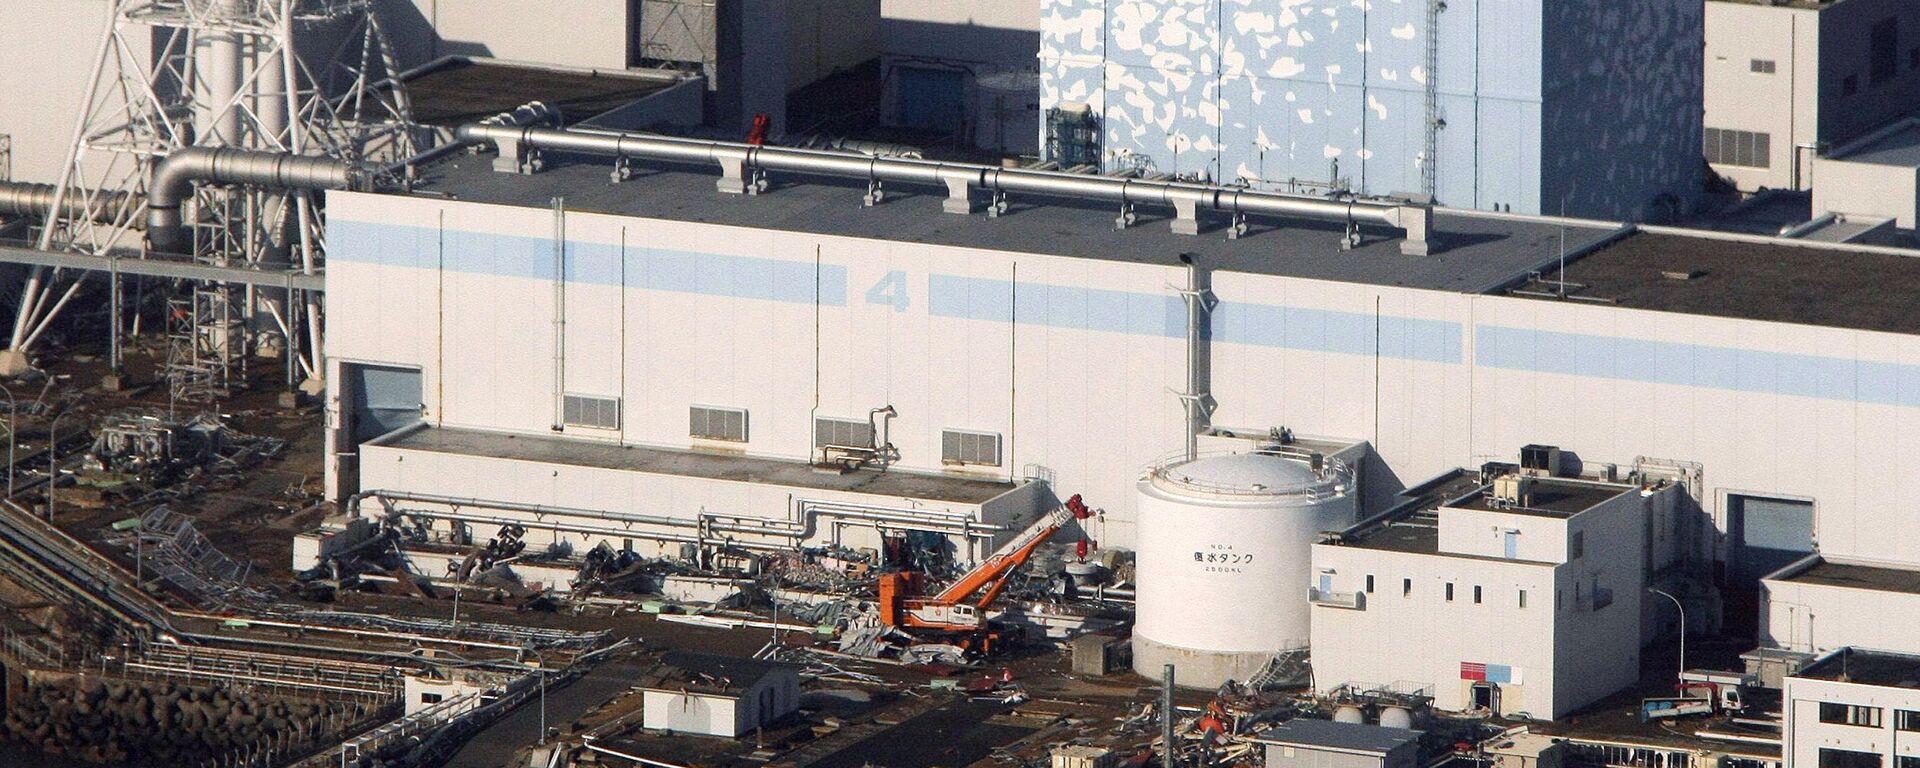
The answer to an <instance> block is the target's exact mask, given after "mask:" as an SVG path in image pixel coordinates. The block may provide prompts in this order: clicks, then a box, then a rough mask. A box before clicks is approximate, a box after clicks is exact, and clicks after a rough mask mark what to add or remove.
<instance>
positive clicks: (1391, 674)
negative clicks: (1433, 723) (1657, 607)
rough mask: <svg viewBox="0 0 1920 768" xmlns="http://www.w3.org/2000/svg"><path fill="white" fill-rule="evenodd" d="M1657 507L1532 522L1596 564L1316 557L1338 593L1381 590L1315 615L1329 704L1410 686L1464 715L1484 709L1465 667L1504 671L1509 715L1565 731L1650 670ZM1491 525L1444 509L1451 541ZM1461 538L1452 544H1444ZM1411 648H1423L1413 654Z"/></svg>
mask: <svg viewBox="0 0 1920 768" xmlns="http://www.w3.org/2000/svg"><path fill="white" fill-rule="evenodd" d="M1646 506H1647V502H1646V501H1645V500H1644V499H1643V498H1642V497H1641V496H1640V495H1639V494H1637V493H1627V494H1623V495H1621V496H1618V497H1615V498H1613V499H1611V500H1608V501H1607V502H1605V503H1602V504H1600V505H1598V506H1596V507H1594V508H1592V509H1589V510H1587V511H1585V512H1582V513H1581V514H1579V515H1576V516H1574V517H1572V518H1568V519H1557V518H1533V520H1535V521H1539V522H1541V523H1542V526H1540V527H1539V529H1536V530H1535V531H1534V532H1535V533H1540V534H1545V533H1547V531H1546V530H1544V529H1546V528H1561V529H1564V530H1565V531H1566V532H1567V533H1566V534H1564V535H1562V536H1559V537H1557V538H1558V540H1559V541H1561V542H1562V543H1563V546H1564V542H1565V541H1566V539H1567V538H1568V536H1570V535H1571V532H1573V531H1581V532H1584V535H1585V540H1586V548H1585V553H1584V555H1583V556H1582V557H1579V558H1571V559H1570V558H1569V557H1568V556H1567V552H1566V551H1565V550H1564V549H1562V550H1558V551H1555V552H1547V553H1539V554H1544V555H1545V556H1546V557H1547V558H1548V559H1545V560H1544V561H1534V560H1531V559H1515V560H1504V559H1497V558H1489V557H1488V556H1486V555H1482V554H1477V553H1474V552H1468V553H1465V554H1459V555H1456V554H1455V553H1453V552H1451V551H1449V550H1447V549H1446V548H1445V547H1444V546H1443V547H1442V549H1441V551H1440V552H1437V553H1414V552H1402V551H1393V550H1385V549H1372V548H1368V547H1366V546H1365V545H1364V544H1361V545H1355V546H1335V545H1327V544H1319V545H1315V546H1314V548H1313V567H1314V571H1315V574H1316V575H1317V576H1319V575H1323V574H1326V573H1327V571H1328V570H1331V571H1332V576H1333V579H1334V589H1335V590H1336V591H1341V592H1346V591H1352V592H1365V589H1366V583H1367V579H1368V577H1369V576H1371V577H1372V580H1373V584H1374V591H1373V592H1372V593H1369V594H1366V595H1365V596H1364V598H1363V600H1362V601H1361V606H1360V607H1359V608H1357V609H1355V608H1346V607H1341V606H1334V605H1326V604H1315V605H1314V606H1313V617H1312V629H1313V669H1314V680H1315V685H1316V686H1318V687H1319V688H1320V689H1321V690H1323V691H1325V690H1329V689H1332V688H1334V687H1337V686H1339V685H1342V684H1345V683H1352V682H1361V683H1368V684H1376V685H1377V684H1390V683H1396V682H1400V681H1405V682H1409V683H1413V684H1415V685H1422V686H1432V688H1433V693H1434V705H1435V706H1437V707H1440V708H1441V709H1449V710H1462V709H1466V708H1468V707H1469V706H1470V705H1471V703H1472V689H1473V685H1474V681H1473V680H1469V679H1467V676H1466V675H1465V674H1464V672H1465V670H1464V669H1463V668H1462V665H1463V664H1465V663H1478V664H1491V665H1505V666H1507V667H1509V668H1510V669H1511V670H1512V672H1511V677H1510V679H1509V680H1508V681H1505V682H1499V683H1498V684H1499V687H1500V712H1501V713H1503V714H1517V713H1527V714H1530V715H1532V716H1535V717H1543V718H1559V717H1561V716H1562V715H1565V714H1567V713H1569V712H1572V711H1574V710H1577V709H1579V708H1580V707H1582V706H1585V705H1587V704H1591V703H1592V702H1594V701H1597V700H1599V699H1601V698H1603V697H1605V696H1607V695H1609V694H1611V693H1613V692H1614V691H1617V690H1620V689H1621V688H1624V687H1626V686H1628V685H1630V684H1632V682H1633V680H1634V679H1635V677H1636V676H1637V670H1638V669H1639V660H1640V641H1641V622H1640V601H1639V593H1640V590H1641V589H1642V585H1643V579H1642V574H1641V571H1640V568H1639V567H1638V565H1639V560H1640V551H1641V543H1642V534H1641V522H1642V516H1643V515H1644V513H1645V507H1646ZM1456 515H1459V516H1461V517H1463V518H1464V519H1461V520H1456V519H1454V517H1455V516H1456ZM1501 517H1503V518H1507V519H1508V520H1513V519H1518V518H1522V517H1523V516H1521V515H1516V514H1503V515H1501ZM1487 522H1488V520H1487V518H1486V516H1485V514H1484V513H1481V512H1477V511H1473V510H1461V509H1452V508H1443V509H1441V510H1440V527H1441V530H1442V531H1443V532H1444V531H1446V530H1447V529H1449V528H1473V527H1475V526H1476V525H1484V524H1485V523H1487ZM1499 524H1500V525H1502V526H1506V525H1507V521H1505V520H1503V521H1500V522H1499ZM1448 538H1449V537H1447V536H1445V534H1444V533H1443V534H1442V542H1443V544H1444V543H1445V542H1446V541H1447V539H1448ZM1452 538H1454V539H1455V540H1457V539H1458V538H1459V537H1458V536H1457V535H1456V536H1454V537H1452ZM1542 538H1556V537H1550V536H1542ZM1523 557H1525V556H1524V555H1523ZM1408 579H1411V580H1412V582H1411V587H1410V588H1409V585H1408V582H1407V580H1408ZM1449 584H1451V585H1453V596H1452V599H1448V597H1447V594H1446V590H1447V585H1449ZM1596 584H1598V585H1600V586H1602V587H1604V588H1606V589H1609V590H1611V591H1612V595H1613V599H1612V603H1611V604H1610V605H1604V606H1601V605H1599V604H1597V603H1596V602H1595V601H1594V599H1593V586H1594V585H1596ZM1475 589H1479V590H1481V593H1480V597H1481V600H1480V602H1475V600H1474V590H1475ZM1522 590H1524V591H1525V592H1526V605H1524V606H1522V605H1521V598H1520V592H1521V591H1522ZM1408 637H1420V638H1424V639H1423V641H1422V642H1420V643H1407V642H1405V638H1408ZM1492 677H1493V676H1491V675H1490V676H1489V679H1492Z"/></svg>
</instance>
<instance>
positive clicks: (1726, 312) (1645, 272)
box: [1533, 232, 1920, 334]
mask: <svg viewBox="0 0 1920 768" xmlns="http://www.w3.org/2000/svg"><path fill="white" fill-rule="evenodd" d="M1669 272H1671V273H1678V274H1692V275H1694V276H1693V278H1692V279H1675V278H1673V277H1669V276H1667V273H1669ZM1566 279H1567V282H1568V283H1571V284H1574V285H1575V286H1576V287H1577V288H1576V295H1578V296H1581V297H1584V298H1585V299H1588V300H1605V301H1608V302H1611V303H1613V304H1615V305H1617V306H1622V307H1636V308H1642V309H1653V310H1661V311H1667V312H1685V313H1688V314H1694V315H1711V316H1718V317H1737V318H1746V319H1750V320H1771V321H1776V322H1787V323H1799V324H1803V325H1825V326H1834V327H1839V328H1857V329H1861V330H1869V331H1890V332H1893V333H1907V334H1913V333H1920V251H1916V252H1911V253H1904V254H1903V253H1898V252H1885V251H1868V250H1847V249H1840V248H1832V247H1814V246H1806V245H1796V244H1795V243H1794V242H1793V241H1790V240H1787V241H1781V240H1775V241H1767V242H1754V241H1749V240H1732V239H1717V238H1710V237H1695V236H1689V235H1678V234H1667V233H1652V232H1642V233H1639V234H1635V235H1632V236H1629V237H1625V238H1622V239H1620V240H1619V241H1617V242H1614V243H1612V244H1609V245H1607V246H1606V247H1604V248H1600V249H1598V250H1595V251H1594V252H1593V253H1590V254H1588V255H1586V256H1584V257H1582V258H1580V259H1578V260H1575V261H1572V262H1570V263H1569V264H1568V265H1567V272H1566ZM1533 287H1534V288H1535V289H1542V288H1544V286H1543V285H1540V284H1536V285H1535V286H1533ZM1536 298H1538V297H1536ZM1542 300H1549V301H1550V300H1554V299H1542Z"/></svg>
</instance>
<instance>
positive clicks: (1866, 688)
mask: <svg viewBox="0 0 1920 768" xmlns="http://www.w3.org/2000/svg"><path fill="white" fill-rule="evenodd" d="M1781 702H1782V703H1781V707H1782V710H1781V716H1782V723H1781V735H1782V756H1783V757H1784V759H1785V765H1786V766H1788V768H1816V767H1817V768H1913V766H1915V765H1920V655H1913V654H1905V653H1895V652H1891V651H1881V650H1871V649H1865V648H1840V649H1838V650H1835V651H1833V652H1831V653H1828V654H1826V655H1824V656H1822V657H1821V658H1820V659H1819V660H1818V661H1816V662H1814V663H1813V664H1812V665H1810V666H1808V667H1807V668H1806V669H1804V670H1801V671H1800V672H1799V673H1798V674H1795V675H1793V676H1791V677H1789V678H1787V681H1786V687H1785V689H1784V690H1783V691H1782V692H1781Z"/></svg>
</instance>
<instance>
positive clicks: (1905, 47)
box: [1819, 0, 1920, 146]
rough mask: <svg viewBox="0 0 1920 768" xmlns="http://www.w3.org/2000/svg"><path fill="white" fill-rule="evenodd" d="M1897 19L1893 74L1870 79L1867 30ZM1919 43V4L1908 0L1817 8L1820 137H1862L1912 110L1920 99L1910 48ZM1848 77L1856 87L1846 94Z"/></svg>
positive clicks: (1918, 72)
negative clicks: (1851, 93) (1875, 79)
mask: <svg viewBox="0 0 1920 768" xmlns="http://www.w3.org/2000/svg"><path fill="white" fill-rule="evenodd" d="M1890 18H1891V19H1896V22H1895V25H1896V27H1897V28H1898V30H1899V34H1898V43H1897V44H1896V45H1895V46H1894V62H1893V63H1894V71H1895V72H1896V74H1895V75H1894V76H1893V78H1891V79H1889V80H1886V81H1884V82H1881V83H1874V82H1873V81H1872V78H1871V76H1870V74H1871V73H1870V71H1869V67H1870V64H1871V55H1872V46H1871V45H1870V42H1871V40H1872V30H1873V27H1874V25H1875V24H1877V23H1879V22H1881V21H1884V20H1886V19H1890ZM1915 48H1920V8H1915V7H1914V4H1913V3H1912V2H1911V0H1846V2H1840V3H1834V4H1833V5H1831V6H1829V7H1827V8H1826V9H1825V10H1823V11H1821V13H1820V56H1821V59H1820V113H1819V120H1820V131H1819V137H1820V140H1821V141H1823V142H1826V143H1828V144H1830V145H1834V146H1838V145H1841V144H1845V143H1846V142H1849V141H1852V140H1854V139H1856V138H1859V137H1860V136H1863V135H1865V134H1867V133H1869V132H1871V131H1873V130H1874V129H1875V128H1878V127H1880V126H1881V125H1883V124H1885V123H1886V122H1887V121H1889V120H1893V119H1895V118H1899V117H1904V116H1907V115H1910V114H1912V113H1913V104H1914V102H1915V101H1916V100H1920V66H1916V64H1917V63H1920V62H1915V61H1914V60H1913V56H1914V54H1913V49H1915ZM1848 77H1855V78H1858V79H1857V81H1856V82H1857V84H1858V91H1857V92H1856V93H1854V94H1853V95H1851V96H1849V95H1847V94H1846V93H1845V90H1844V86H1845V81H1846V79H1847V78H1848Z"/></svg>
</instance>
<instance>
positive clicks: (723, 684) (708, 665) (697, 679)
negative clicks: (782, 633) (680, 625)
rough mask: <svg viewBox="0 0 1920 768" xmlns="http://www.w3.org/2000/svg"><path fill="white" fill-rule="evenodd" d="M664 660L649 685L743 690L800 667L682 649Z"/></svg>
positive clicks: (668, 653)
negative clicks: (769, 676)
mask: <svg viewBox="0 0 1920 768" xmlns="http://www.w3.org/2000/svg"><path fill="white" fill-rule="evenodd" d="M661 661H662V662H663V663H664V664H665V666H664V667H663V668H661V669H658V670H656V673H655V674H654V675H653V676H651V677H649V678H648V679H647V680H646V681H645V682H644V684H643V685H644V686H645V687H650V688H672V689H680V688H685V689H687V690H698V691H702V692H706V693H740V692H743V691H747V690H750V689H752V688H753V687H754V686H755V685H758V684H759V683H760V681H761V680H762V679H765V678H766V677H767V676H768V675H772V674H775V673H780V672H786V673H789V674H791V673H793V672H795V671H796V670H797V669H798V667H795V666H794V665H792V664H782V663H780V662H775V661H766V660H763V659H749V658H744V657H740V656H721V655H719V654H713V653H698V652H695V651H678V650H675V651H668V652H667V654H666V656H665V657H663V658H662V659H661Z"/></svg>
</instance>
